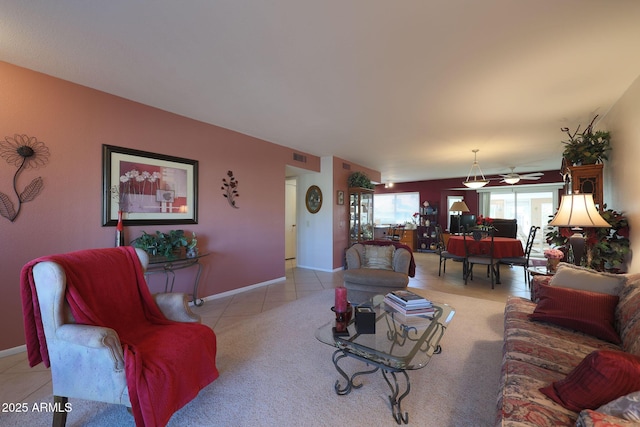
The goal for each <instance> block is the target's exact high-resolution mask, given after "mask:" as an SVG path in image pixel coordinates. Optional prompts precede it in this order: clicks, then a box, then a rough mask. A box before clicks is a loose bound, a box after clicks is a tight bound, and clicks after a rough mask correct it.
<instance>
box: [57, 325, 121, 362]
mask: <svg viewBox="0 0 640 427" xmlns="http://www.w3.org/2000/svg"><path fill="white" fill-rule="evenodd" d="M56 339H58V340H60V341H64V342H66V343H70V344H75V345H79V346H82V347H87V348H94V349H101V350H107V351H108V353H109V355H110V359H111V360H112V361H113V363H114V369H115V370H116V371H121V370H123V369H124V355H123V353H122V345H121V344H120V338H119V337H118V334H117V333H116V331H114V330H113V329H111V328H105V327H102V326H92V325H77V324H73V323H67V324H64V325H61V326H59V327H58V328H57V329H56ZM89 357H91V356H89Z"/></svg>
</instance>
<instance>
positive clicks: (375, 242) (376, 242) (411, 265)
mask: <svg viewBox="0 0 640 427" xmlns="http://www.w3.org/2000/svg"><path fill="white" fill-rule="evenodd" d="M360 244H362V245H376V246H386V245H393V246H395V247H396V249H400V248H402V249H406V250H408V251H409V253H410V254H411V261H410V262H409V274H408V276H409V277H416V261H415V260H414V259H413V251H412V250H411V248H410V247H409V246H407V245H405V244H404V243H400V242H394V241H393V240H366V241H364V242H360Z"/></svg>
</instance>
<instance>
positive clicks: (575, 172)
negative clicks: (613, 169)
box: [567, 164, 603, 211]
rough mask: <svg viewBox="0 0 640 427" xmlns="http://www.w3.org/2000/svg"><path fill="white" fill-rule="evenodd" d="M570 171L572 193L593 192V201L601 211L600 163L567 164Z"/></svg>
mask: <svg viewBox="0 0 640 427" xmlns="http://www.w3.org/2000/svg"><path fill="white" fill-rule="evenodd" d="M567 167H568V169H569V171H570V173H571V191H572V193H574V194H575V193H576V192H578V193H582V194H589V193H590V194H593V201H594V202H595V204H596V206H598V209H600V210H601V211H602V204H603V198H602V179H603V178H602V167H603V165H602V164H597V165H583V166H567Z"/></svg>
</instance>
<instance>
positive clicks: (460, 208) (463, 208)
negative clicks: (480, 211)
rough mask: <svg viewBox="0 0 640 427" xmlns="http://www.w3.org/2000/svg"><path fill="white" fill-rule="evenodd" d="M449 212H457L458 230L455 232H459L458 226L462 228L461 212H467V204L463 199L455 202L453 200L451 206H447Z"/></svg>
mask: <svg viewBox="0 0 640 427" xmlns="http://www.w3.org/2000/svg"><path fill="white" fill-rule="evenodd" d="M449 212H458V214H457V216H458V230H456V233H459V232H460V228H462V218H461V217H462V213H463V212H469V206H467V204H466V203H465V202H464V200H459V201H457V202H453V204H452V205H451V207H450V208H449Z"/></svg>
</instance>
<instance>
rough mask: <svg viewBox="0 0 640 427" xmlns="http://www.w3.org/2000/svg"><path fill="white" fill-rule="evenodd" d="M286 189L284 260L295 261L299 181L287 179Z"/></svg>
mask: <svg viewBox="0 0 640 427" xmlns="http://www.w3.org/2000/svg"><path fill="white" fill-rule="evenodd" d="M284 187H285V188H284V190H285V191H284V204H285V209H284V223H285V227H284V229H285V236H284V258H285V260H288V259H295V258H296V256H297V253H298V244H297V241H298V233H297V231H296V217H297V209H296V206H297V197H296V196H297V193H296V192H297V188H298V180H297V179H296V178H287V179H286V180H285V183H284Z"/></svg>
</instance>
